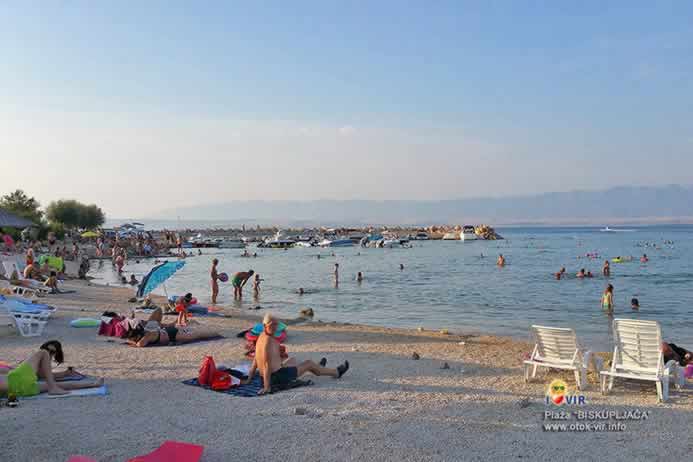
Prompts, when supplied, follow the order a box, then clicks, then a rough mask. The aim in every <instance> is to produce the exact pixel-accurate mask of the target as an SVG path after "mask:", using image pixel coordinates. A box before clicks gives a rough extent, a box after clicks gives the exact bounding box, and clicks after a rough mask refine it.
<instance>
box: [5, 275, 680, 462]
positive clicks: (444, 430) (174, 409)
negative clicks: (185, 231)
mask: <svg viewBox="0 0 693 462" xmlns="http://www.w3.org/2000/svg"><path fill="white" fill-rule="evenodd" d="M65 287H66V288H72V289H74V290H75V291H76V293H74V294H67V295H51V296H47V297H45V298H42V299H41V302H42V303H49V304H51V305H54V306H56V307H58V312H57V313H56V314H55V315H54V316H53V317H52V318H51V320H50V322H49V323H48V325H47V327H46V330H45V332H44V334H43V336H42V337H39V338H23V337H20V336H10V337H3V338H1V339H0V360H2V361H5V362H8V363H10V364H14V363H17V362H19V361H21V360H23V359H24V358H26V357H27V356H28V355H29V354H30V353H31V352H33V351H35V350H36V349H37V348H38V346H39V345H40V344H41V343H42V342H43V341H46V340H48V339H58V340H60V341H61V342H62V344H63V348H64V350H65V355H66V361H65V366H73V367H74V368H75V369H77V370H78V371H80V372H83V373H86V374H88V375H91V376H99V377H104V378H105V380H106V384H107V387H108V395H107V396H85V397H70V398H61V399H29V400H22V401H21V403H20V406H19V407H17V408H7V407H2V408H0V426H1V430H2V434H3V435H4V436H5V438H4V447H3V460H8V461H10V460H11V461H56V462H57V461H60V462H63V461H66V460H67V459H68V458H69V457H70V456H71V455H77V454H79V455H84V456H89V457H92V458H94V459H96V460H98V461H103V462H106V461H113V462H115V461H123V460H128V459H129V458H132V457H134V456H136V455H141V454H146V453H148V452H150V451H152V450H153V449H155V448H156V447H158V446H159V445H160V444H161V443H162V442H163V441H165V440H178V441H185V442H189V443H195V444H200V445H203V446H204V447H205V450H204V454H203V457H202V460H203V461H205V462H212V461H228V460H234V459H239V458H240V459H241V460H260V459H269V458H274V459H276V458H281V459H283V460H288V461H293V460H296V461H299V460H301V461H303V460H335V461H343V460H362V459H364V458H368V459H373V460H407V461H409V460H411V461H419V460H507V459H515V458H530V459H533V460H539V459H541V460H548V459H555V458H557V459H558V460H564V459H566V458H568V457H569V458H571V459H575V460H594V459H606V458H608V459H609V460H630V459H633V458H636V457H637V458H646V459H655V458H659V457H661V455H662V454H665V453H666V454H667V456H668V457H672V458H674V459H677V458H678V459H681V460H685V459H686V458H688V455H689V454H690V451H691V449H693V448H692V447H691V443H690V441H689V438H687V437H685V433H686V431H687V424H688V423H689V422H690V420H691V416H692V415H693V414H692V412H693V393H692V392H691V389H690V388H684V389H682V390H675V389H673V388H672V391H671V395H670V399H669V401H668V402H667V403H664V404H660V403H657V395H656V393H655V387H654V385H649V384H645V385H642V384H641V383H638V382H632V383H624V382H619V383H618V384H617V386H616V387H615V389H614V390H613V392H612V393H611V394H609V395H608V396H603V395H602V394H601V393H600V392H599V386H598V381H597V375H596V374H595V373H594V372H590V374H589V377H588V379H589V386H588V388H587V390H585V391H584V393H582V394H583V395H584V396H585V401H586V406H585V407H584V409H585V410H588V409H592V410H597V411H610V410H611V411H622V412H627V411H633V410H637V411H638V412H645V411H646V413H647V418H646V419H644V420H637V421H630V420H629V421H627V422H624V425H625V428H624V429H623V430H622V431H618V432H597V431H591V432H552V431H544V429H543V426H542V425H543V424H545V423H547V421H546V420H545V415H544V412H545V411H546V410H547V409H548V408H547V406H546V405H545V403H544V397H545V394H546V387H547V384H548V383H549V382H550V381H551V380H552V379H555V378H562V379H564V380H565V381H566V382H567V383H568V385H569V387H573V386H574V384H575V382H574V379H573V377H572V374H571V373H563V372H559V371H550V372H548V373H547V372H540V374H539V376H538V377H537V378H536V379H535V381H534V382H532V383H529V384H526V383H525V382H524V378H523V374H522V367H521V365H522V359H523V357H524V355H525V354H527V353H529V352H530V351H531V348H532V345H531V344H530V343H528V342H522V341H518V340H516V339H513V338H510V337H498V336H487V335H480V334H478V333H475V334H467V335H465V334H464V326H459V329H455V331H454V333H448V334H445V333H441V332H437V331H430V330H424V331H419V330H408V329H390V328H382V327H369V326H361V325H352V324H339V323H322V322H293V321H291V320H285V321H287V322H288V324H289V328H288V329H289V337H288V339H287V341H286V346H287V348H288V351H289V355H290V356H291V357H295V358H296V359H297V360H299V361H300V360H304V359H313V360H316V361H317V360H318V359H319V358H321V357H326V358H327V359H328V360H329V364H332V365H335V364H338V363H340V362H342V361H343V360H348V361H349V362H350V363H351V365H352V369H351V370H350V371H349V372H348V373H347V374H346V375H345V376H344V377H343V378H342V379H341V380H335V379H331V378H327V377H318V378H314V379H313V381H314V385H312V386H309V387H302V388H298V389H294V390H287V391H283V392H280V393H275V394H272V395H269V396H264V397H255V398H242V397H234V396H229V395H226V394H221V393H215V392H211V391H207V390H204V389H201V388H197V387H190V386H187V385H184V384H182V383H181V382H182V381H183V380H185V379H189V378H192V377H196V376H197V372H198V368H199V365H200V363H201V361H202V359H203V358H204V356H206V355H211V356H213V357H214V359H215V361H216V362H217V364H223V365H227V366H236V365H240V364H243V363H245V362H247V359H246V358H245V357H244V353H245V350H244V346H243V341H242V340H241V339H239V338H237V337H236V334H237V333H238V332H240V331H242V330H244V329H247V328H249V327H251V326H252V325H253V324H254V323H255V322H257V320H258V319H259V317H260V316H261V315H262V314H264V313H263V312H262V311H258V312H253V313H252V315H249V314H248V312H241V311H237V312H233V310H230V311H231V313H230V316H228V317H223V318H221V317H215V318H212V317H208V318H202V317H199V318H196V321H197V322H200V323H202V324H207V325H211V326H214V327H215V328H217V329H219V330H221V332H222V333H223V335H224V337H225V338H224V339H221V340H215V341H206V342H200V343H195V344H188V345H179V346H171V347H159V348H142V349H136V348H131V347H128V346H126V345H124V344H123V341H122V340H120V339H115V340H114V339H113V338H110V337H98V336H97V335H96V329H93V328H92V329H76V328H71V327H70V326H69V321H70V320H72V319H75V318H78V317H99V316H100V314H101V313H102V312H104V311H107V310H110V311H116V312H121V313H127V312H129V310H130V309H131V307H132V305H131V304H129V303H128V302H127V300H128V299H129V298H130V297H131V295H132V291H131V290H128V289H123V288H117V287H106V286H97V285H93V284H91V283H88V282H85V281H69V282H66V283H65ZM154 301H155V302H157V303H159V304H162V303H163V302H164V300H163V298H155V300H154ZM227 312H228V310H227ZM256 313H259V315H256ZM451 332H453V331H452V330H451ZM415 353H416V355H415ZM414 356H418V357H419V358H420V359H418V360H416V359H413V357H414ZM600 356H602V357H603V358H604V359H605V360H608V358H609V354H608V353H606V352H602V353H600ZM549 423H550V422H549Z"/></svg>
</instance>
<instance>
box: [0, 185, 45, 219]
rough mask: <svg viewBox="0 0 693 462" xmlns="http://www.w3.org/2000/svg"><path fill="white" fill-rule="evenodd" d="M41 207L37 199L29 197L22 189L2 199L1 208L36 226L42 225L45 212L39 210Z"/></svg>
mask: <svg viewBox="0 0 693 462" xmlns="http://www.w3.org/2000/svg"><path fill="white" fill-rule="evenodd" d="M40 206H41V204H39V202H38V201H37V200H36V199H34V198H33V197H29V196H27V195H26V194H25V193H24V191H22V190H21V189H18V190H16V191H15V192H13V193H10V194H7V195H5V196H2V198H0V208H3V209H5V210H7V211H8V212H11V213H14V214H15V215H18V216H20V217H22V218H26V219H27V220H30V221H32V222H34V223H36V224H39V223H41V218H43V212H42V211H41V210H39V207H40Z"/></svg>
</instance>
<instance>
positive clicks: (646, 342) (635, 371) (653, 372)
mask: <svg viewBox="0 0 693 462" xmlns="http://www.w3.org/2000/svg"><path fill="white" fill-rule="evenodd" d="M617 377H618V378H623V379H631V380H644V381H650V382H655V384H656V386H657V397H658V399H659V401H661V402H664V401H666V400H667V399H669V382H670V380H673V381H674V383H675V385H676V387H677V388H680V387H682V386H683V385H684V381H685V377H684V373H683V368H681V367H680V366H679V364H678V363H677V362H676V361H674V360H670V361H669V362H667V363H666V364H664V355H663V354H662V331H661V329H660V327H659V323H658V322H657V321H644V320H636V319H614V356H613V358H612V360H611V368H610V369H609V370H608V371H602V372H601V388H602V393H604V394H607V393H608V392H610V391H611V389H612V388H613V386H614V379H615V378H617Z"/></svg>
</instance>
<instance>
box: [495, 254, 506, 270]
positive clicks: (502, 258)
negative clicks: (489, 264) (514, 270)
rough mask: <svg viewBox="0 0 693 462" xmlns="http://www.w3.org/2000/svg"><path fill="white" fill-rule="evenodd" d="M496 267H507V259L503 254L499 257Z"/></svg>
mask: <svg viewBox="0 0 693 462" xmlns="http://www.w3.org/2000/svg"><path fill="white" fill-rule="evenodd" d="M496 265H498V266H499V267H501V268H502V267H504V266H505V257H504V256H503V254H500V255H498V260H497V261H496Z"/></svg>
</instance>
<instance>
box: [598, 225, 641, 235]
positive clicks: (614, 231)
mask: <svg viewBox="0 0 693 462" xmlns="http://www.w3.org/2000/svg"><path fill="white" fill-rule="evenodd" d="M599 231H601V232H602V233H632V232H633V231H635V230H634V229H613V228H609V227H608V226H607V227H605V228H604V229H600V230H599Z"/></svg>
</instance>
